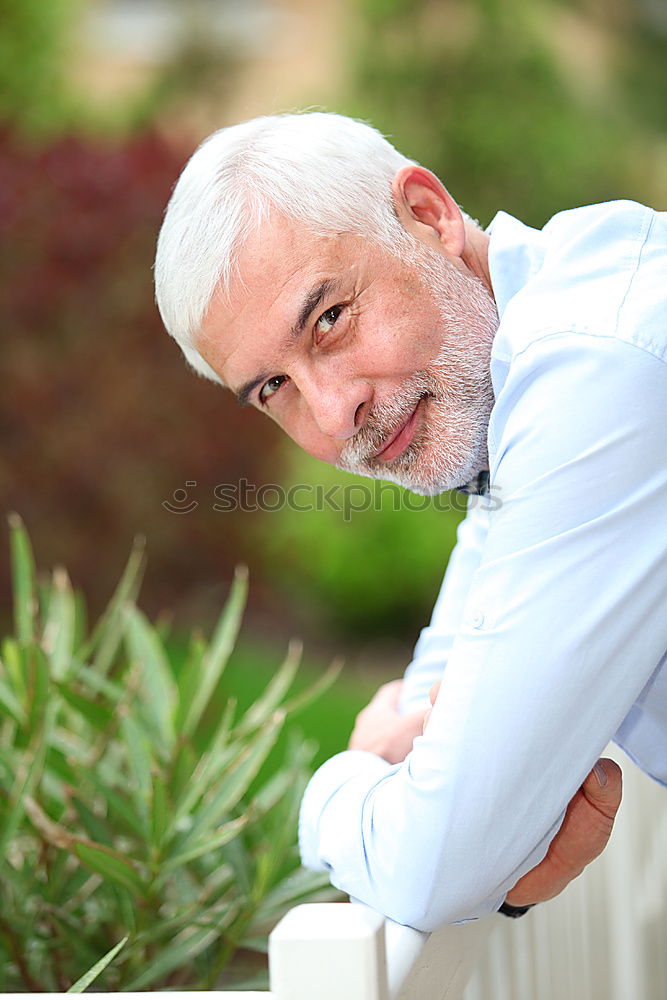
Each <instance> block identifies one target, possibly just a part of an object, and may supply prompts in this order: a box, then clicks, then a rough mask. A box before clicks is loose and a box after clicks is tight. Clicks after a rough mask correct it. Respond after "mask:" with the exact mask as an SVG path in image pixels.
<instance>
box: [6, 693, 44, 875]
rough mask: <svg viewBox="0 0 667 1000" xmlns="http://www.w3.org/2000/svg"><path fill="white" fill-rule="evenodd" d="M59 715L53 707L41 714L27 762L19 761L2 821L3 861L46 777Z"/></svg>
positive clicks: (27, 752)
mask: <svg viewBox="0 0 667 1000" xmlns="http://www.w3.org/2000/svg"><path fill="white" fill-rule="evenodd" d="M55 713H56V705H55V704H53V703H51V704H49V705H48V706H47V707H46V710H45V711H44V712H43V713H42V714H41V717H40V720H39V724H38V725H37V726H36V728H35V731H34V733H33V739H32V743H31V744H30V747H29V748H28V750H27V751H26V753H25V759H24V760H20V759H19V763H18V767H17V769H16V777H15V779H14V783H13V787H12V790H11V792H10V795H9V801H8V804H7V810H6V812H5V816H4V821H0V858H4V857H6V856H7V846H8V844H10V843H11V841H12V840H13V839H14V837H15V836H16V833H17V832H18V829H19V827H20V825H21V820H22V819H23V815H24V813H25V800H26V798H27V797H29V796H31V795H32V793H33V791H34V789H35V788H36V786H37V783H38V782H39V780H40V778H41V776H42V771H43V769H44V761H45V759H46V751H47V748H48V743H49V737H50V734H51V729H52V727H53V720H54V718H55Z"/></svg>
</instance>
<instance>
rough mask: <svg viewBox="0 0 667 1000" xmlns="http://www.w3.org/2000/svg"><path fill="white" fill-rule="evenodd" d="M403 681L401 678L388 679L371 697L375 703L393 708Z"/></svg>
mask: <svg viewBox="0 0 667 1000" xmlns="http://www.w3.org/2000/svg"><path fill="white" fill-rule="evenodd" d="M402 687H403V681H402V680H401V679H399V680H395V681H388V682H387V683H386V684H382V686H381V687H379V688H378V689H377V691H376V692H375V694H374V695H373V698H372V699H371V700H372V702H373V703H374V704H375V705H384V706H386V707H387V708H395V707H396V705H397V704H398V699H399V698H400V696H401V688H402Z"/></svg>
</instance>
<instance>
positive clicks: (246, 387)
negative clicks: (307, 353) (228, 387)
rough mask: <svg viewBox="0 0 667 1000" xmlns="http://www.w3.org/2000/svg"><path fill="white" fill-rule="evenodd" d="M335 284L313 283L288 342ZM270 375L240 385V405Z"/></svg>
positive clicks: (293, 340)
mask: <svg viewBox="0 0 667 1000" xmlns="http://www.w3.org/2000/svg"><path fill="white" fill-rule="evenodd" d="M337 284H338V282H337V281H335V280H334V279H333V278H325V280H324V281H320V282H319V283H318V284H317V285H314V286H313V287H312V288H311V289H310V291H309V292H308V294H307V295H306V297H305V299H304V300H303V304H302V306H301V309H300V310H299V315H298V316H297V318H296V322H295V323H294V326H293V327H292V329H291V330H290V333H289V342H290V344H293V343H294V342H295V341H296V340H298V339H299V337H300V336H301V334H302V333H303V331H304V330H305V328H306V324H307V322H308V320H309V319H310V316H311V315H312V313H313V312H314V311H315V309H316V308H317V307H318V305H320V303H321V302H322V301H323V300H324V299H325V298H326V296H327V295H329V294H330V292H332V291H333V289H334V288H335V287H336V286H337ZM270 377H271V373H270V372H262V373H261V375H256V376H255V377H254V378H251V379H250V380H249V381H248V382H245V383H244V384H243V385H242V386H241V388H240V389H239V390H238V391H237V392H236V393H235V395H236V398H237V400H238V401H239V403H240V405H241V406H247V404H248V401H249V399H250V396H251V394H252V393H253V392H254V390H255V389H256V388H257V386H258V385H261V383H262V382H265V381H266V380H267V379H268V378H270Z"/></svg>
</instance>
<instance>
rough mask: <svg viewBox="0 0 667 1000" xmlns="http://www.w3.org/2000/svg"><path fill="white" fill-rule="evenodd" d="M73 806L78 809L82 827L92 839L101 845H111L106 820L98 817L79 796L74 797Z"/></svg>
mask: <svg viewBox="0 0 667 1000" xmlns="http://www.w3.org/2000/svg"><path fill="white" fill-rule="evenodd" d="M72 805H73V806H74V808H75V809H76V811H77V813H78V816H79V819H80V820H81V825H82V826H83V828H84V830H85V831H86V833H87V834H88V836H89V837H90V839H91V840H96V841H97V842H98V843H99V844H106V845H109V844H111V840H112V838H111V835H110V833H109V828H108V826H107V825H106V823H105V822H104V820H102V819H100V817H99V816H96V815H95V813H94V812H93V811H92V809H89V808H88V806H87V805H86V803H85V802H83V801H82V800H81V799H80V798H78V797H77V796H73V798H72Z"/></svg>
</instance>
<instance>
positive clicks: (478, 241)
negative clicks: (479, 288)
mask: <svg viewBox="0 0 667 1000" xmlns="http://www.w3.org/2000/svg"><path fill="white" fill-rule="evenodd" d="M465 229H466V242H465V247H464V250H463V254H462V255H461V256H462V260H463V262H464V264H465V265H466V266H467V267H468V268H469V269H470V270H471V271H472V272H473V274H476V275H477V277H478V278H479V279H480V281H483V282H484V284H485V285H486V287H487V289H488V291H489V293H490V294H491V295H493V286H492V285H491V272H490V271H489V242H490V239H491V238H490V236H488V235H487V234H486V233H485V232H484V230H483V229H480V228H479V226H477V225H475V223H474V222H469V221H468V220H466V222H465Z"/></svg>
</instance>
